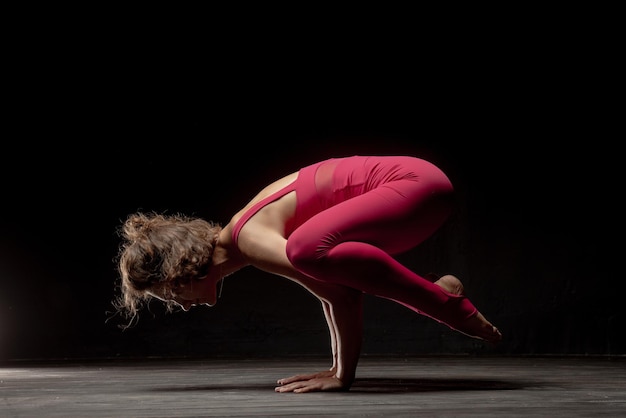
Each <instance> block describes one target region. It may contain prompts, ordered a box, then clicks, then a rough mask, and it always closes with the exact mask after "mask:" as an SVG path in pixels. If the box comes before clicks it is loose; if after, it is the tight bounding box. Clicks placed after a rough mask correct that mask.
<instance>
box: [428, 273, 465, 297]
mask: <svg viewBox="0 0 626 418" xmlns="http://www.w3.org/2000/svg"><path fill="white" fill-rule="evenodd" d="M435 284H436V285H437V286H439V287H441V288H442V289H443V290H445V291H446V292H448V293H452V294H453V295H459V296H461V295H464V294H465V289H464V288H463V283H461V281H460V280H459V279H457V278H456V276H453V275H451V274H446V275H445V276H441V277H440V278H439V280H437V281H436V282H435Z"/></svg>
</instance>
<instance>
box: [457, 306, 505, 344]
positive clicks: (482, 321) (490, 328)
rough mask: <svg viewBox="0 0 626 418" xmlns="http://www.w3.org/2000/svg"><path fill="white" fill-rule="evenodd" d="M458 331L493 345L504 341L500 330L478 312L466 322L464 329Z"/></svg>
mask: <svg viewBox="0 0 626 418" xmlns="http://www.w3.org/2000/svg"><path fill="white" fill-rule="evenodd" d="M458 331H459V332H461V333H463V334H465V335H467V336H469V337H472V338H478V339H480V340H485V341H487V342H490V343H492V344H496V343H498V342H500V341H501V340H502V334H501V333H500V330H499V329H498V328H496V327H495V326H494V325H493V324H492V323H491V322H489V321H487V319H486V318H485V317H484V316H483V314H481V313H480V312H478V311H476V314H475V315H472V316H470V317H469V318H467V319H466V320H465V321H464V324H463V329H458Z"/></svg>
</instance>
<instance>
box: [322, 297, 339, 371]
mask: <svg viewBox="0 0 626 418" xmlns="http://www.w3.org/2000/svg"><path fill="white" fill-rule="evenodd" d="M322 309H323V310H324V317H325V318H326V324H327V325H328V333H329V336H330V348H331V350H332V354H333V363H332V366H331V368H330V369H331V370H332V371H333V372H335V371H336V370H337V330H336V327H335V323H334V321H333V315H332V309H331V307H330V305H329V304H328V303H327V302H325V301H323V300H322Z"/></svg>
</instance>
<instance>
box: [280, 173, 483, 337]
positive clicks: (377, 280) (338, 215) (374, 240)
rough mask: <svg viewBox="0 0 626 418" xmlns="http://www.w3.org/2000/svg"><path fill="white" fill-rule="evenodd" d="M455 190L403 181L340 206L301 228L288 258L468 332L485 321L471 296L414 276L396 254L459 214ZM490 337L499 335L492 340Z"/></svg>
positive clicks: (311, 272)
mask: <svg viewBox="0 0 626 418" xmlns="http://www.w3.org/2000/svg"><path fill="white" fill-rule="evenodd" d="M451 192H452V189H451V186H449V185H448V184H446V183H445V182H439V183H437V184H436V185H434V186H433V184H431V183H428V182H425V181H424V182H415V181H410V180H403V181H398V182H393V183H391V184H387V185H385V186H383V187H379V188H376V189H374V190H372V191H369V192H367V193H365V194H363V195H361V196H358V197H355V198H352V199H350V200H347V201H345V202H342V203H340V204H338V205H336V206H333V207H331V208H329V209H327V210H325V211H323V212H321V213H319V214H317V215H315V216H314V217H312V218H311V219H310V220H309V221H307V222H306V223H304V224H303V225H301V226H300V227H299V228H298V229H296V230H295V231H294V232H293V234H292V235H291V236H290V237H289V239H288V241H287V256H288V257H289V259H290V261H291V262H292V264H293V265H294V267H295V268H297V269H298V270H299V271H301V272H303V273H305V274H306V275H308V276H310V277H312V278H314V279H317V280H321V281H328V282H333V283H337V284H342V285H344V286H348V287H352V288H355V289H358V290H361V291H363V292H365V293H368V294H372V295H375V296H379V297H383V298H386V299H391V300H394V301H396V302H398V303H400V304H402V305H404V306H406V307H408V308H410V309H412V310H413V311H415V312H418V313H420V314H423V315H426V316H429V317H431V318H433V319H435V320H437V321H439V322H443V323H445V324H447V325H448V326H450V327H451V328H454V329H457V330H459V331H461V332H463V333H466V334H469V335H472V336H478V337H480V338H484V336H482V335H477V334H478V332H476V330H475V328H476V324H473V325H470V326H469V328H468V321H469V322H470V323H471V322H473V320H472V318H475V317H477V316H478V315H479V313H478V311H477V310H476V308H475V307H474V306H473V305H472V303H471V302H470V301H469V300H468V299H467V298H466V297H464V296H462V295H457V294H454V293H450V292H448V291H446V290H444V289H443V288H442V287H441V286H439V285H437V284H435V283H432V282H430V281H428V280H426V279H424V278H423V277H421V276H419V275H418V274H416V273H415V272H413V271H411V270H409V269H408V268H406V267H405V266H403V265H402V264H401V263H399V262H398V261H397V260H396V259H394V258H393V257H392V255H391V254H394V253H399V252H401V251H406V250H408V249H410V248H412V247H415V246H416V245H418V244H419V243H421V242H423V241H424V240H425V239H426V238H428V237H429V236H431V235H432V233H434V232H435V231H436V230H437V229H438V228H439V227H440V226H441V225H442V224H443V222H444V221H445V220H446V218H447V216H448V214H449V213H450V210H451V205H450V202H451V200H450V194H451ZM487 337H488V338H484V339H490V338H491V336H487Z"/></svg>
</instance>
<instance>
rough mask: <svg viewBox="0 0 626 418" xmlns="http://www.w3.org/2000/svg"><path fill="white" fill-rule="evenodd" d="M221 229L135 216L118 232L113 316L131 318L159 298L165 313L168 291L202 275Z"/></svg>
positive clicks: (182, 219)
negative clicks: (117, 283) (117, 278)
mask: <svg viewBox="0 0 626 418" xmlns="http://www.w3.org/2000/svg"><path fill="white" fill-rule="evenodd" d="M221 229H222V228H221V226H220V225H218V224H215V223H213V222H209V221H206V220H204V219H200V218H194V217H189V216H186V215H182V214H174V215H164V214H158V213H154V212H152V213H141V212H137V213H134V214H131V215H129V216H128V218H127V219H126V221H125V222H124V223H123V225H122V226H121V229H120V230H119V231H118V232H119V235H120V236H121V237H122V243H121V245H120V251H119V254H118V270H119V273H120V279H121V284H120V290H121V295H120V296H119V297H118V298H117V300H116V301H115V302H114V305H115V307H116V308H117V310H118V311H120V312H122V313H123V314H124V315H125V316H126V317H127V318H134V317H135V316H136V315H137V313H138V310H139V308H140V307H141V305H142V304H143V303H144V302H146V301H147V300H148V299H150V298H151V297H153V296H155V295H158V296H159V298H161V297H162V298H163V300H164V301H165V303H166V305H167V307H168V310H171V309H172V307H173V305H174V303H173V302H172V301H171V300H169V299H170V298H171V289H172V287H174V286H177V285H180V284H186V283H188V282H190V281H191V280H193V279H199V278H202V277H204V276H206V275H207V273H208V272H209V269H210V268H211V265H212V261H211V259H212V256H213V250H214V248H215V243H216V241H217V237H218V234H219V232H220V231H221Z"/></svg>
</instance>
